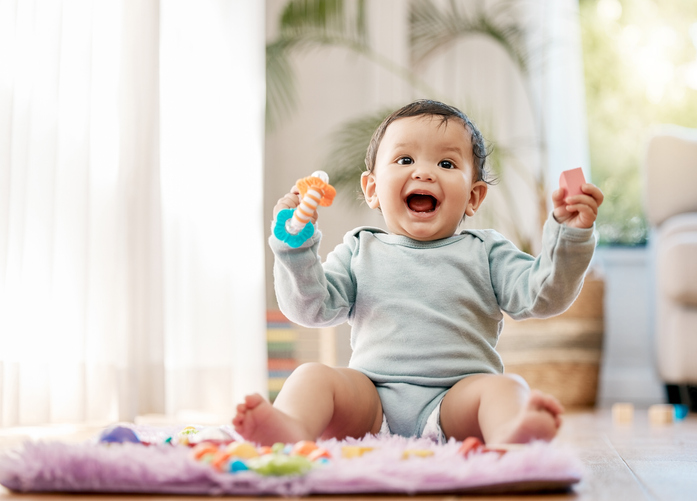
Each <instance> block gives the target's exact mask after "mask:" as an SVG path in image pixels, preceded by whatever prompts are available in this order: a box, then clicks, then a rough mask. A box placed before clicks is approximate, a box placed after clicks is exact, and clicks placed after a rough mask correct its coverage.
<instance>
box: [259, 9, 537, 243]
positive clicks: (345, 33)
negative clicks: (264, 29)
mask: <svg viewBox="0 0 697 501" xmlns="http://www.w3.org/2000/svg"><path fill="white" fill-rule="evenodd" d="M468 5H469V8H468V9H467V10H465V9H462V8H461V6H460V3H458V2H457V1H455V0H450V1H449V2H448V3H447V4H445V5H443V6H439V5H436V4H435V3H434V2H433V1H432V0H411V1H410V2H409V17H408V19H409V26H408V29H409V56H410V57H409V60H410V64H409V66H408V67H405V66H403V65H400V64H398V63H396V62H395V61H393V60H391V59H389V58H387V57H385V56H384V55H382V54H380V53H379V52H377V51H376V50H375V49H374V48H373V47H372V46H371V45H370V41H369V39H368V36H367V17H366V16H367V13H366V2H365V0H353V1H350V0H346V1H344V0H289V1H288V2H287V4H286V5H285V8H284V9H283V11H282V13H281V16H280V19H279V32H278V36H277V38H276V39H275V40H272V41H271V42H269V43H268V44H267V46H266V75H267V108H266V110H267V129H268V130H273V129H274V128H276V127H278V126H279V124H280V123H281V122H282V121H283V119H284V118H286V117H288V116H289V115H290V114H291V113H292V112H293V111H294V110H295V108H296V91H297V89H296V87H295V85H296V84H295V79H294V74H293V68H292V64H291V62H290V58H291V55H292V54H297V53H302V52H303V51H308V50H311V49H317V48H322V47H344V48H346V49H348V50H350V51H352V52H354V53H356V54H358V55H360V56H361V57H365V58H366V59H368V60H370V61H372V62H373V63H374V64H377V65H379V66H380V67H382V68H384V69H386V70H388V71H390V72H392V73H393V74H395V75H397V76H398V77H400V78H402V79H403V80H404V81H405V82H407V83H408V84H409V86H411V88H413V89H414V90H415V91H418V92H419V93H421V94H424V95H425V96H427V97H429V98H432V99H438V100H441V101H446V102H453V101H454V102H455V104H457V102H458V101H460V100H461V99H449V98H447V97H446V96H442V95H439V93H438V92H437V91H436V90H434V89H433V88H431V86H430V85H428V83H427V82H425V81H424V80H423V79H421V78H420V77H419V76H418V75H419V71H418V68H419V66H421V65H422V64H424V63H425V62H427V61H428V60H429V59H430V58H432V57H433V56H434V55H435V54H437V53H439V52H441V51H443V50H445V49H447V48H448V47H449V46H451V45H452V44H454V43H455V42H457V41H458V40H459V39H461V38H463V37H471V36H484V37H486V38H488V39H490V40H492V41H494V42H495V43H496V44H498V45H499V46H500V47H501V48H502V49H503V50H504V51H505V52H506V53H507V54H508V56H509V58H510V60H511V61H512V63H513V64H514V65H515V67H516V68H517V70H518V72H519V74H520V75H521V76H522V77H523V78H522V80H523V81H524V82H526V81H527V77H528V71H529V68H530V64H531V61H532V57H533V56H534V54H535V53H536V52H535V51H531V50H530V49H529V45H528V43H527V41H526V40H525V35H526V33H525V30H524V29H523V27H522V26H521V25H520V24H519V23H518V22H517V16H516V15H515V14H516V5H515V3H514V2H512V1H510V0H502V1H500V2H498V3H494V4H491V2H486V3H485V2H484V1H483V0H477V1H476V2H470V3H469V4H468ZM526 90H527V92H528V98H529V99H528V100H529V103H530V106H531V109H532V110H533V112H534V109H535V107H534V101H533V98H532V92H531V91H530V89H529V87H528V88H527V89H526ZM390 111H391V109H381V110H376V111H375V112H373V113H370V114H368V115H366V116H361V117H357V118H353V119H351V120H349V121H348V122H346V123H345V124H344V125H343V126H342V127H341V128H340V129H339V130H338V131H336V132H335V133H334V134H333V136H332V138H331V141H330V144H331V150H330V152H329V155H328V156H327V160H326V161H325V162H324V166H323V168H324V169H325V170H326V171H327V172H328V173H329V174H330V176H331V179H332V184H333V185H335V186H336V187H337V188H346V187H351V189H356V187H357V186H359V178H360V175H361V172H362V171H363V170H364V168H365V167H364V162H363V160H364V156H365V151H366V149H367V146H368V142H369V140H370V137H371V135H372V133H373V131H374V130H375V128H376V127H377V126H378V125H379V123H380V122H381V121H382V119H383V118H384V117H385V116H386V115H387V114H388V113H389V112H390ZM485 136H487V137H490V138H491V137H492V136H491V133H490V131H488V132H487V131H485ZM538 137H542V136H541V135H540V134H538ZM493 142H494V143H496V141H495V140H494V141H493ZM538 147H543V145H541V144H540V145H538ZM330 159H331V160H330ZM488 161H489V162H490V166H491V168H492V170H493V172H494V174H495V176H496V177H498V178H501V177H503V175H504V166H505V168H506V169H516V170H518V171H519V172H521V173H523V176H522V177H523V178H524V179H528V180H529V183H530V185H529V189H532V190H534V192H535V193H536V194H538V195H539V194H542V196H543V197H544V193H545V189H544V186H545V183H544V179H543V178H539V177H538V178H534V177H531V175H530V174H529V173H530V169H528V168H527V166H525V165H523V164H522V163H521V162H520V161H519V160H518V159H517V158H516V156H515V154H514V152H513V151H512V150H511V149H509V148H505V147H502V146H501V145H497V147H496V148H495V149H494V150H493V153H492V155H491V156H490V157H489V160H488ZM539 171H540V172H544V169H539ZM501 188H502V189H503V190H504V192H506V191H508V190H510V187H507V186H506V184H505V183H502V185H501ZM509 195H511V194H510V193H505V195H504V197H503V199H504V200H505V201H510V200H512V199H513V197H512V196H509ZM543 201H544V198H543ZM543 203H544V202H543ZM542 213H543V214H542V216H543V217H544V216H546V209H545V210H544V211H542ZM504 214H506V215H507V216H506V217H514V218H515V217H519V215H518V212H517V211H515V210H505V211H501V215H502V216H503V215H504ZM519 226H520V225H518V224H511V225H510V227H511V228H512V229H513V231H518V228H519ZM514 238H515V239H516V240H517V242H518V244H519V245H520V246H521V248H523V249H524V250H527V251H530V250H531V248H532V245H531V241H530V239H529V238H528V237H525V236H524V235H523V234H522V233H521V232H518V234H517V235H514Z"/></svg>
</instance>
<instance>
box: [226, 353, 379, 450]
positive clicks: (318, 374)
mask: <svg viewBox="0 0 697 501" xmlns="http://www.w3.org/2000/svg"><path fill="white" fill-rule="evenodd" d="M232 423H233V424H234V425H235V430H236V431H237V432H238V433H239V434H240V435H242V436H243V437H244V438H246V439H247V440H251V441H253V442H256V443H260V444H262V445H272V444H274V443H276V442H286V443H292V442H297V441H299V440H316V439H317V438H338V439H341V438H345V437H362V436H364V435H365V434H366V433H377V432H378V431H380V426H381V424H382V406H381V405H380V398H379V397H378V393H377V390H376V389H375V385H374V384H373V382H372V381H370V379H368V377H366V376H365V375H364V374H362V373H361V372H358V371H355V370H353V369H344V368H332V367H327V366H325V365H322V364H315V363H311V364H304V365H301V366H300V367H298V368H297V369H296V370H295V371H294V372H293V374H291V375H290V377H289V378H288V380H287V381H286V382H285V384H284V385H283V388H282V389H281V392H280V393H279V395H278V397H276V401H275V402H274V405H273V406H272V405H271V404H270V403H269V402H268V401H266V400H264V399H263V398H262V397H261V396H260V395H258V394H255V395H248V396H247V397H246V398H245V402H244V403H243V404H240V405H238V406H237V415H236V416H235V417H234V419H233V420H232Z"/></svg>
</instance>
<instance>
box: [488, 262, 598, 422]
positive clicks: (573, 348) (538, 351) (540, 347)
mask: <svg viewBox="0 0 697 501" xmlns="http://www.w3.org/2000/svg"><path fill="white" fill-rule="evenodd" d="M604 288H605V285H604V281H603V279H602V277H601V276H600V275H599V274H598V273H597V272H592V273H589V275H588V276H587V277H586V281H585V284H584V286H583V290H582V291H581V294H580V295H579V297H578V298H577V299H576V301H575V302H574V304H573V305H572V306H571V308H569V309H568V310H567V311H566V312H564V313H563V314H562V315H559V316H557V317H554V318H549V319H545V320H523V321H520V322H518V321H515V320H513V319H511V318H510V317H506V318H505V321H504V329H503V332H502V334H501V338H500V340H499V344H498V346H497V349H498V351H499V353H500V354H501V357H502V358H503V363H504V366H505V371H506V372H509V373H514V374H519V375H520V376H522V377H523V378H525V380H526V381H527V382H528V384H529V385H530V387H531V388H537V389H539V390H541V391H544V392H546V393H550V394H552V395H554V396H555V397H557V398H558V399H559V400H560V401H561V403H562V404H563V405H564V406H565V407H567V408H578V407H592V406H594V405H595V402H596V397H597V393H598V374H599V372H600V363H601V356H602V344H603V295H604Z"/></svg>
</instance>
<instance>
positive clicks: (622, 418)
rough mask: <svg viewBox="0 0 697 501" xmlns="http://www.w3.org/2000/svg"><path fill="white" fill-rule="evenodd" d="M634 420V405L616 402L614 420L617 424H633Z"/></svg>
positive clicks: (613, 409) (613, 410)
mask: <svg viewBox="0 0 697 501" xmlns="http://www.w3.org/2000/svg"><path fill="white" fill-rule="evenodd" d="M633 420H634V405H632V404H628V403H616V404H614V405H613V406H612V421H613V422H614V423H615V424H631V423H632V421H633Z"/></svg>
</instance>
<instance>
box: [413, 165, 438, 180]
mask: <svg viewBox="0 0 697 501" xmlns="http://www.w3.org/2000/svg"><path fill="white" fill-rule="evenodd" d="M411 176H412V178H413V179H418V180H420V181H433V179H434V176H433V172H432V170H431V169H429V168H427V167H417V168H416V169H414V172H413V173H412V175H411Z"/></svg>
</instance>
